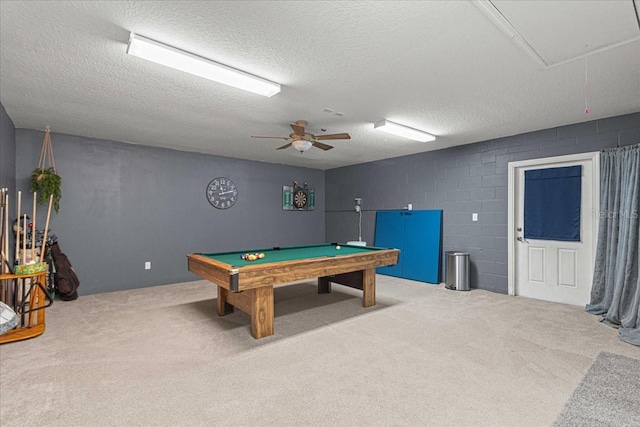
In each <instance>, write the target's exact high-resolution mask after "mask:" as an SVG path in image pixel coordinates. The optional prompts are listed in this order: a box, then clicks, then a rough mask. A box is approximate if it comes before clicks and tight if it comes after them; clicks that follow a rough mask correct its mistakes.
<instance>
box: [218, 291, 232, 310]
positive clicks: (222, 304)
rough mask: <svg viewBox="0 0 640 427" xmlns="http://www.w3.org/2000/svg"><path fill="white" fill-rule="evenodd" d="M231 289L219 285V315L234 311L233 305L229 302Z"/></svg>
mask: <svg viewBox="0 0 640 427" xmlns="http://www.w3.org/2000/svg"><path fill="white" fill-rule="evenodd" d="M228 295H229V291H228V290H226V289H225V288H223V287H222V286H218V316H224V315H225V314H231V313H233V306H232V305H231V304H229V303H228V302H227V300H228Z"/></svg>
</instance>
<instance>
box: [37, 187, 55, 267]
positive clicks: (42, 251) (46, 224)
mask: <svg viewBox="0 0 640 427" xmlns="http://www.w3.org/2000/svg"><path fill="white" fill-rule="evenodd" d="M52 203H53V194H52V195H50V196H49V207H48V208H47V221H46V222H45V224H44V236H43V237H42V249H40V262H42V260H43V259H44V253H45V252H46V250H45V248H46V247H47V234H48V233H49V218H51V204H52Z"/></svg>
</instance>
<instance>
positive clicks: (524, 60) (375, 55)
mask: <svg viewBox="0 0 640 427" xmlns="http://www.w3.org/2000/svg"><path fill="white" fill-rule="evenodd" d="M0 18H1V21H0V101H1V102H2V104H3V105H4V107H5V108H6V110H7V112H8V114H9V116H10V117H11V118H12V120H13V121H14V123H15V125H16V126H17V127H19V128H30V129H44V126H45V125H50V126H51V129H52V131H53V132H54V133H55V132H58V133H68V134H73V135H81V136H88V137H95V138H103V139H110V140H116V141H124V142H131V143H135V144H144V145H152V146H158V147H167V148H175V149H179V150H186V151H195V152H202V153H210V154H216V155H221V156H228V157H240V158H245V159H252V160H260V161H265V162H271V163H282V164H288V165H297V166H305V167H310V168H317V169H330V168H334V167H340V166H346V165H350V164H356V163H363V162H368V161H373V160H379V159H384V158H390V157H397V156H402V155H407V154H413V153H419V152H423V151H429V150H435V149H440V148H444V147H450V146H455V145H461V144H468V143H473V142H478V141H483V140H487V139H492V138H498V137H503V136H508V135H514V134H518V133H523V132H528V131H534V130H538V129H545V128H550V127H555V126H559V125H564V124H569V123H578V122H583V121H588V120H594V119H598V118H604V117H610V116H615V115H619V114H626V113H632V112H637V111H640V28H639V25H638V18H637V16H636V12H635V10H634V4H633V1H632V0H625V1H602V2H598V1H568V2H560V1H556V2H527V1H518V2H505V1H494V2H488V1H479V2H463V1H456V2H453V1H451V2H436V1H415V2H411V1H376V2H356V1H349V2H322V1H305V2H291V1H287V2H273V1H271V2H253V1H219V2H218V1H209V2H189V1H180V2H170V1H163V2H159V1H123V2H118V1H111V2H103V1H100V2H99V1H86V2H85V1H79V2H78V1H76V2H71V1H65V2H58V1H48V2H27V1H19V2H14V1H5V0H2V1H1V2H0ZM130 32H136V33H139V34H140V35H143V36H146V37H149V38H152V39H155V40H158V41H161V42H164V43H166V44H170V45H172V46H175V47H179V48H182V49H184V50H187V51H190V52H193V53H196V54H198V55H200V56H204V57H208V58H210V59H213V60H215V61H218V62H222V63H224V64H227V65H230V66H232V67H235V68H239V69H241V70H244V71H247V72H250V73H252V74H256V75H259V76H261V77H264V78H266V79H269V80H272V81H275V82H277V83H280V84H282V85H283V89H282V92H280V93H279V94H277V95H275V96H273V97H272V98H264V97H262V96H258V95H254V94H251V93H246V92H244V91H241V90H238V89H234V88H230V87H227V86H223V85H221V84H218V83H214V82H210V81H208V80H204V79H200V78H198V77H193V76H190V75H187V74H184V73H181V72H179V71H174V70H171V69H168V68H166V67H162V66H159V65H155V64H152V63H150V62H147V61H144V60H141V59H138V58H135V57H132V56H129V55H126V54H125V51H126V47H127V42H128V38H129V33H130ZM583 48H584V50H582V49H583ZM532 51H533V53H532ZM536 55H537V58H536ZM540 59H542V61H541V60H540ZM585 59H586V60H588V81H587V82H586V84H585ZM585 99H587V100H588V106H589V109H590V113H589V114H588V115H586V114H585V113H584V109H585ZM325 109H329V110H331V111H332V112H327V111H325ZM336 113H341V115H338V114H336ZM299 119H304V120H307V121H308V122H309V125H308V127H307V129H308V130H309V131H311V132H312V133H316V134H321V133H323V131H322V130H321V129H326V132H327V133H339V132H348V133H350V134H351V138H352V139H351V140H349V141H332V142H330V143H331V145H333V146H334V147H335V148H334V149H333V150H330V151H326V152H325V151H322V150H319V149H315V148H312V149H311V150H309V151H307V152H305V153H304V154H300V153H298V152H296V151H295V150H293V149H288V150H281V151H276V148H277V147H279V146H281V145H282V144H283V141H279V140H256V139H252V138H251V137H250V136H251V135H274V136H287V135H288V134H289V133H290V132H291V129H290V128H289V126H288V124H289V123H291V122H293V121H295V120H299ZM381 119H388V120H391V121H396V122H399V123H403V124H406V125H408V126H411V127H415V128H418V129H422V130H425V131H427V132H430V133H433V134H435V135H437V136H438V139H437V140H436V141H435V142H432V143H420V142H413V141H410V140H406V139H402V138H399V137H397V138H396V137H393V136H390V135H387V134H384V133H381V132H378V131H374V129H373V123H374V122H376V121H379V120H381ZM53 142H54V149H55V139H54V141H53Z"/></svg>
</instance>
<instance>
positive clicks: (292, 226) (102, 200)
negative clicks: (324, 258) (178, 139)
mask: <svg viewBox="0 0 640 427" xmlns="http://www.w3.org/2000/svg"><path fill="white" fill-rule="evenodd" d="M43 138H44V133H43V132H39V131H34V130H26V129H17V130H16V141H17V153H16V159H17V160H16V166H17V168H16V170H17V176H16V178H17V186H18V189H19V190H22V191H27V192H28V188H29V176H30V174H31V171H32V170H33V168H34V167H35V166H36V164H37V162H38V157H39V154H40V149H41V147H42V141H43ZM51 139H52V144H53V151H54V155H55V160H56V166H57V170H58V174H59V175H60V176H61V177H62V199H61V201H60V213H59V214H57V215H56V214H55V213H54V214H52V219H51V230H52V232H53V233H55V234H56V236H57V237H58V241H59V243H60V247H61V249H62V251H63V252H64V253H66V254H67V256H68V257H69V259H70V261H71V263H72V264H73V266H74V268H75V270H76V272H77V273H78V276H79V278H80V282H81V283H80V288H79V293H80V294H81V295H87V294H92V293H98V292H107V291H116V290H123V289H132V288H138V287H145V286H152V285H160V284H167V283H176V282H183V281H189V280H197V279H198V277H197V276H195V275H192V274H191V273H189V272H188V271H187V262H186V254H187V253H191V252H215V251H229V250H245V249H258V248H264V247H271V246H287V245H299V244H310V243H319V242H324V237H325V232H324V224H325V217H324V215H325V213H324V210H325V197H324V193H325V191H324V172H323V171H320V170H314V169H305V168H298V167H290V166H282V165H275V164H269V163H261V162H254V161H247V160H239V159H231V158H223V157H217V156H211V155H203V154H196V153H186V152H180V151H174V150H167V149H159V148H151V147H144V146H138V145H133V144H125V143H121V142H114V141H106V140H99V139H91V138H84V137H78V136H71V135H63V134H55V133H52V137H51ZM219 176H225V177H229V178H231V179H232V180H233V181H234V182H235V183H236V185H237V187H238V191H239V199H238V202H237V203H236V204H235V206H233V207H232V208H231V209H228V210H218V209H215V208H214V207H212V206H211V205H210V204H209V202H208V201H207V200H206V197H205V188H206V186H207V184H208V183H209V182H210V181H211V180H212V179H213V178H215V177H219ZM293 180H297V181H299V182H308V183H309V185H310V186H311V187H315V190H316V209H315V211H307V212H290V211H289V212H286V211H283V210H282V186H283V185H289V184H290V183H291V182H292V181H293ZM45 216H46V207H44V206H43V207H41V208H40V209H39V210H38V223H39V224H40V225H42V224H43V222H40V221H44V219H45ZM38 228H40V227H38ZM145 261H151V267H152V268H151V270H144V263H145Z"/></svg>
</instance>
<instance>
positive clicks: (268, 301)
mask: <svg viewBox="0 0 640 427" xmlns="http://www.w3.org/2000/svg"><path fill="white" fill-rule="evenodd" d="M234 308H238V309H239V310H242V311H244V312H245V313H247V314H248V315H249V316H251V335H252V336H253V337H254V338H256V339H258V338H263V337H268V336H269V335H273V286H262V287H260V288H254V289H247V290H246V291H242V292H230V291H229V290H227V289H225V288H222V287H220V286H218V315H219V316H224V315H225V314H229V313H233V310H234Z"/></svg>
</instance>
